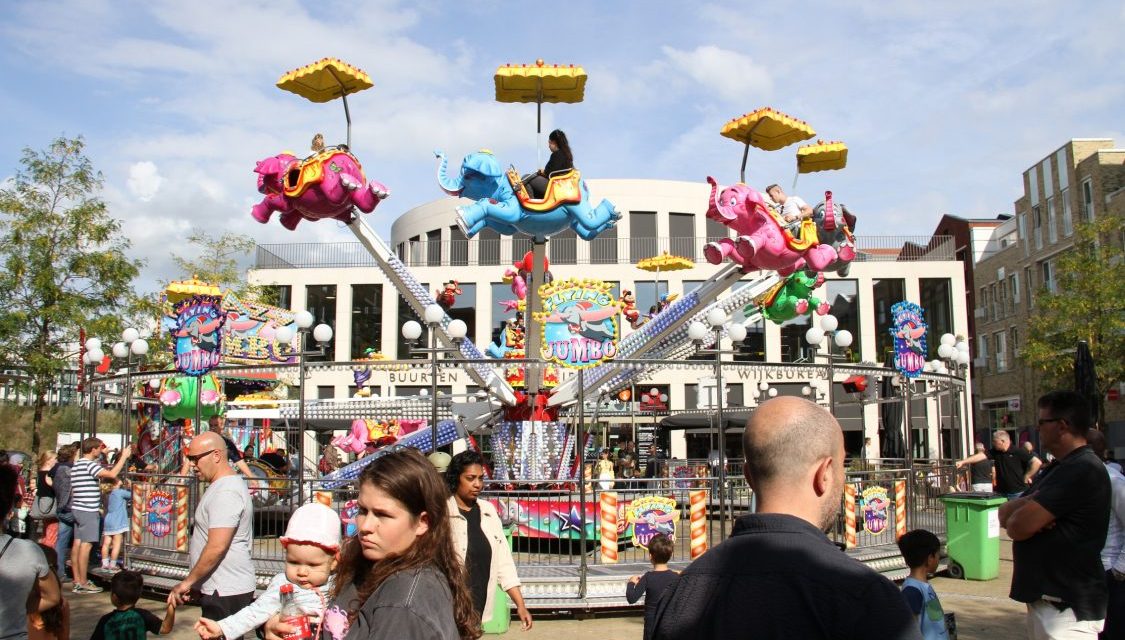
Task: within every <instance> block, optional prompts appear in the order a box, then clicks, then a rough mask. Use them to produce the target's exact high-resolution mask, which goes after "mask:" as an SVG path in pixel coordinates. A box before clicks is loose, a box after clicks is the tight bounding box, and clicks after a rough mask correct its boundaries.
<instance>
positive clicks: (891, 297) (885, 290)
mask: <svg viewBox="0 0 1125 640" xmlns="http://www.w3.org/2000/svg"><path fill="white" fill-rule="evenodd" d="M905 299H906V280H903V279H901V278H884V279H882V280H875V281H873V282H872V286H871V302H872V304H873V305H874V307H875V361H876V362H877V363H879V364H884V363H886V362H887V358H893V357H894V350H895V340H894V336H892V335H891V326H892V324H891V306H892V305H894V304H895V303H896V302H902V301H903V300H905Z"/></svg>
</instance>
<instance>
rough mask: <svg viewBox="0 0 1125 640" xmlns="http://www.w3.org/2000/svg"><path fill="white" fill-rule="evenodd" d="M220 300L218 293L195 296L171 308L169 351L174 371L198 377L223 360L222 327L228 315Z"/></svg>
mask: <svg viewBox="0 0 1125 640" xmlns="http://www.w3.org/2000/svg"><path fill="white" fill-rule="evenodd" d="M221 302H222V298H220V297H218V296H210V295H197V296H192V297H190V298H185V299H183V300H180V301H179V302H177V303H175V305H174V306H173V307H172V315H173V323H174V324H173V327H172V331H171V334H172V339H173V343H172V353H173V355H174V356H175V366H176V370H177V371H179V372H181V373H183V374H186V375H189V376H201V375H204V374H205V373H207V372H208V371H210V370H211V369H214V368H215V367H216V366H218V364H219V361H220V360H222V355H223V344H222V343H223V334H222V328H223V324H224V323H225V322H226V319H227V316H226V314H225V313H224V312H223V308H222V306H221Z"/></svg>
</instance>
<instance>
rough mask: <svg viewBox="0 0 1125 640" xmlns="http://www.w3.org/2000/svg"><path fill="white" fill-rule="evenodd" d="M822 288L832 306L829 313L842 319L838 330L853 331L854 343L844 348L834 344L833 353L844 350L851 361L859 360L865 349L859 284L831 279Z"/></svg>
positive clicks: (844, 353) (852, 281)
mask: <svg viewBox="0 0 1125 640" xmlns="http://www.w3.org/2000/svg"><path fill="white" fill-rule="evenodd" d="M821 290H822V291H824V297H825V299H826V300H827V302H828V306H829V307H830V309H829V311H828V313H831V314H832V315H834V316H836V319H837V320H839V321H840V326H839V327H838V328H837V331H843V330H844V329H847V330H848V331H851V332H852V344H851V345H850V346H849V347H848V348H847V349H843V350H842V349H840V348H839V347H837V346H835V345H832V349H833V353H836V354H840V353H841V351H842V352H843V355H844V356H845V358H846V359H847V360H848V361H849V362H859V360H860V357H859V354H860V353H862V351H863V350H862V345H863V340H862V336H863V331H861V327H860V325H859V304H860V299H859V286H858V285H857V284H856V281H855V280H829V281H827V282H825V283H824V286H823V287H822V288H821ZM802 339H803V337H802Z"/></svg>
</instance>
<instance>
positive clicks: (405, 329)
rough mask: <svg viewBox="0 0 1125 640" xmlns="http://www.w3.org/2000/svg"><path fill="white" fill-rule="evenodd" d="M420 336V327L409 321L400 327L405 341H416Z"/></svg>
mask: <svg viewBox="0 0 1125 640" xmlns="http://www.w3.org/2000/svg"><path fill="white" fill-rule="evenodd" d="M421 335H422V325H420V324H418V323H417V322H415V321H413V320H410V321H408V322H407V323H406V324H404V325H402V337H404V338H406V339H407V340H417V339H418V338H419V337H420V336H421Z"/></svg>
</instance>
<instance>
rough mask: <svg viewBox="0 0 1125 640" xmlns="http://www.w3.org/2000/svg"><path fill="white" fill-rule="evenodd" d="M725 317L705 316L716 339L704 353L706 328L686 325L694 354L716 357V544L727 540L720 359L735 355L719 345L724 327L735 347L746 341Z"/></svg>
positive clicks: (742, 327) (741, 328)
mask: <svg viewBox="0 0 1125 640" xmlns="http://www.w3.org/2000/svg"><path fill="white" fill-rule="evenodd" d="M727 320H728V318H727V314H726V312H725V311H723V310H722V309H719V308H714V309H711V310H710V311H708V312H707V324H709V325H711V332H712V333H713V334H714V337H715V347H714V348H713V349H703V348H701V347H702V346H703V338H704V337H705V336H706V335H707V331H708V330H707V327H706V326H704V325H703V323H702V322H698V321H696V322H692V323H691V324H690V325H688V337H689V338H691V341H692V342H693V343H695V345H696V346H697V347H699V348H698V349H697V351H696V353H699V354H702V355H714V356H715V393H716V394H717V396H718V397H717V398H716V401H715V406H716V410H715V414H716V415H715V417H716V421H717V422H718V423H719V540H724V539H726V537H727V532H726V529H727V526H726V482H727V460H726V448H727V447H726V433H725V429H724V428H723V427H724V425H723V401H724V400H725V395H726V394H724V393H723V391H724V389H723V355H724V354H731V355H734V354H736V353H738V350H737V348H736V349H734V350H731V351H724V350H723V349H722V348H720V341H721V340H722V338H723V329H724V325H726V327H725V328H726V332H727V335H728V336H730V339H731V342H732V343H734V345H735V347H737V346H738V345H740V344H742V341H743V340H745V339H746V326H745V325H742V324H739V323H737V322H733V323H730V324H727Z"/></svg>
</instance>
